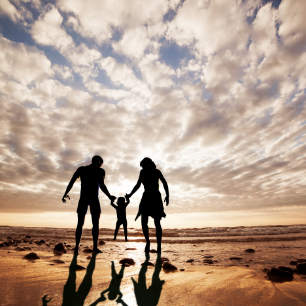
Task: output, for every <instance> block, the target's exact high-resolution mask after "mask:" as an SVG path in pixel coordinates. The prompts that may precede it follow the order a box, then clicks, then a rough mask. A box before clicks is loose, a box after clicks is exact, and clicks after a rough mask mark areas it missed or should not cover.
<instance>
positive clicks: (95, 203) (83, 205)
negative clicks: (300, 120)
mask: <svg viewBox="0 0 306 306" xmlns="http://www.w3.org/2000/svg"><path fill="white" fill-rule="evenodd" d="M88 206H90V213H91V214H92V215H99V214H101V206H100V201H99V198H98V196H97V197H93V198H80V200H79V205H78V209H77V213H78V214H84V215H86V214H87V209H88Z"/></svg>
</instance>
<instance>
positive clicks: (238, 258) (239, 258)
mask: <svg viewBox="0 0 306 306" xmlns="http://www.w3.org/2000/svg"><path fill="white" fill-rule="evenodd" d="M241 259H243V258H241V257H230V260H241Z"/></svg>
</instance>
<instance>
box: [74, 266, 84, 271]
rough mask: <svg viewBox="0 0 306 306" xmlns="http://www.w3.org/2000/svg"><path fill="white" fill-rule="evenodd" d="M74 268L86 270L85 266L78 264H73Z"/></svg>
mask: <svg viewBox="0 0 306 306" xmlns="http://www.w3.org/2000/svg"><path fill="white" fill-rule="evenodd" d="M75 270H76V271H81V270H86V268H85V267H83V266H80V265H75Z"/></svg>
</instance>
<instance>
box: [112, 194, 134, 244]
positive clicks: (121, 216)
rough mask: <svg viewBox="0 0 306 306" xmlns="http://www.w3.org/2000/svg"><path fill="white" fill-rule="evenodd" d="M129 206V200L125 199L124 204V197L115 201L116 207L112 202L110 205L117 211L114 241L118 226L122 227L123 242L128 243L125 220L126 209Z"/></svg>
mask: <svg viewBox="0 0 306 306" xmlns="http://www.w3.org/2000/svg"><path fill="white" fill-rule="evenodd" d="M129 204H130V200H129V199H128V198H127V201H126V202H125V199H124V197H119V198H118V200H117V206H116V205H114V202H113V201H112V202H111V205H112V206H113V207H114V208H115V209H116V211H117V223H116V229H115V235H114V240H116V237H117V234H118V230H119V227H120V225H121V224H122V225H123V228H124V236H125V241H128V239H127V220H126V211H125V210H126V207H127V206H128V205H129Z"/></svg>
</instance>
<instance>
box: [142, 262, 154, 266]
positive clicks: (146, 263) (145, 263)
mask: <svg viewBox="0 0 306 306" xmlns="http://www.w3.org/2000/svg"><path fill="white" fill-rule="evenodd" d="M143 265H147V266H152V267H154V266H155V265H154V263H152V262H151V261H148V262H143V263H142V264H141V266H143Z"/></svg>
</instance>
